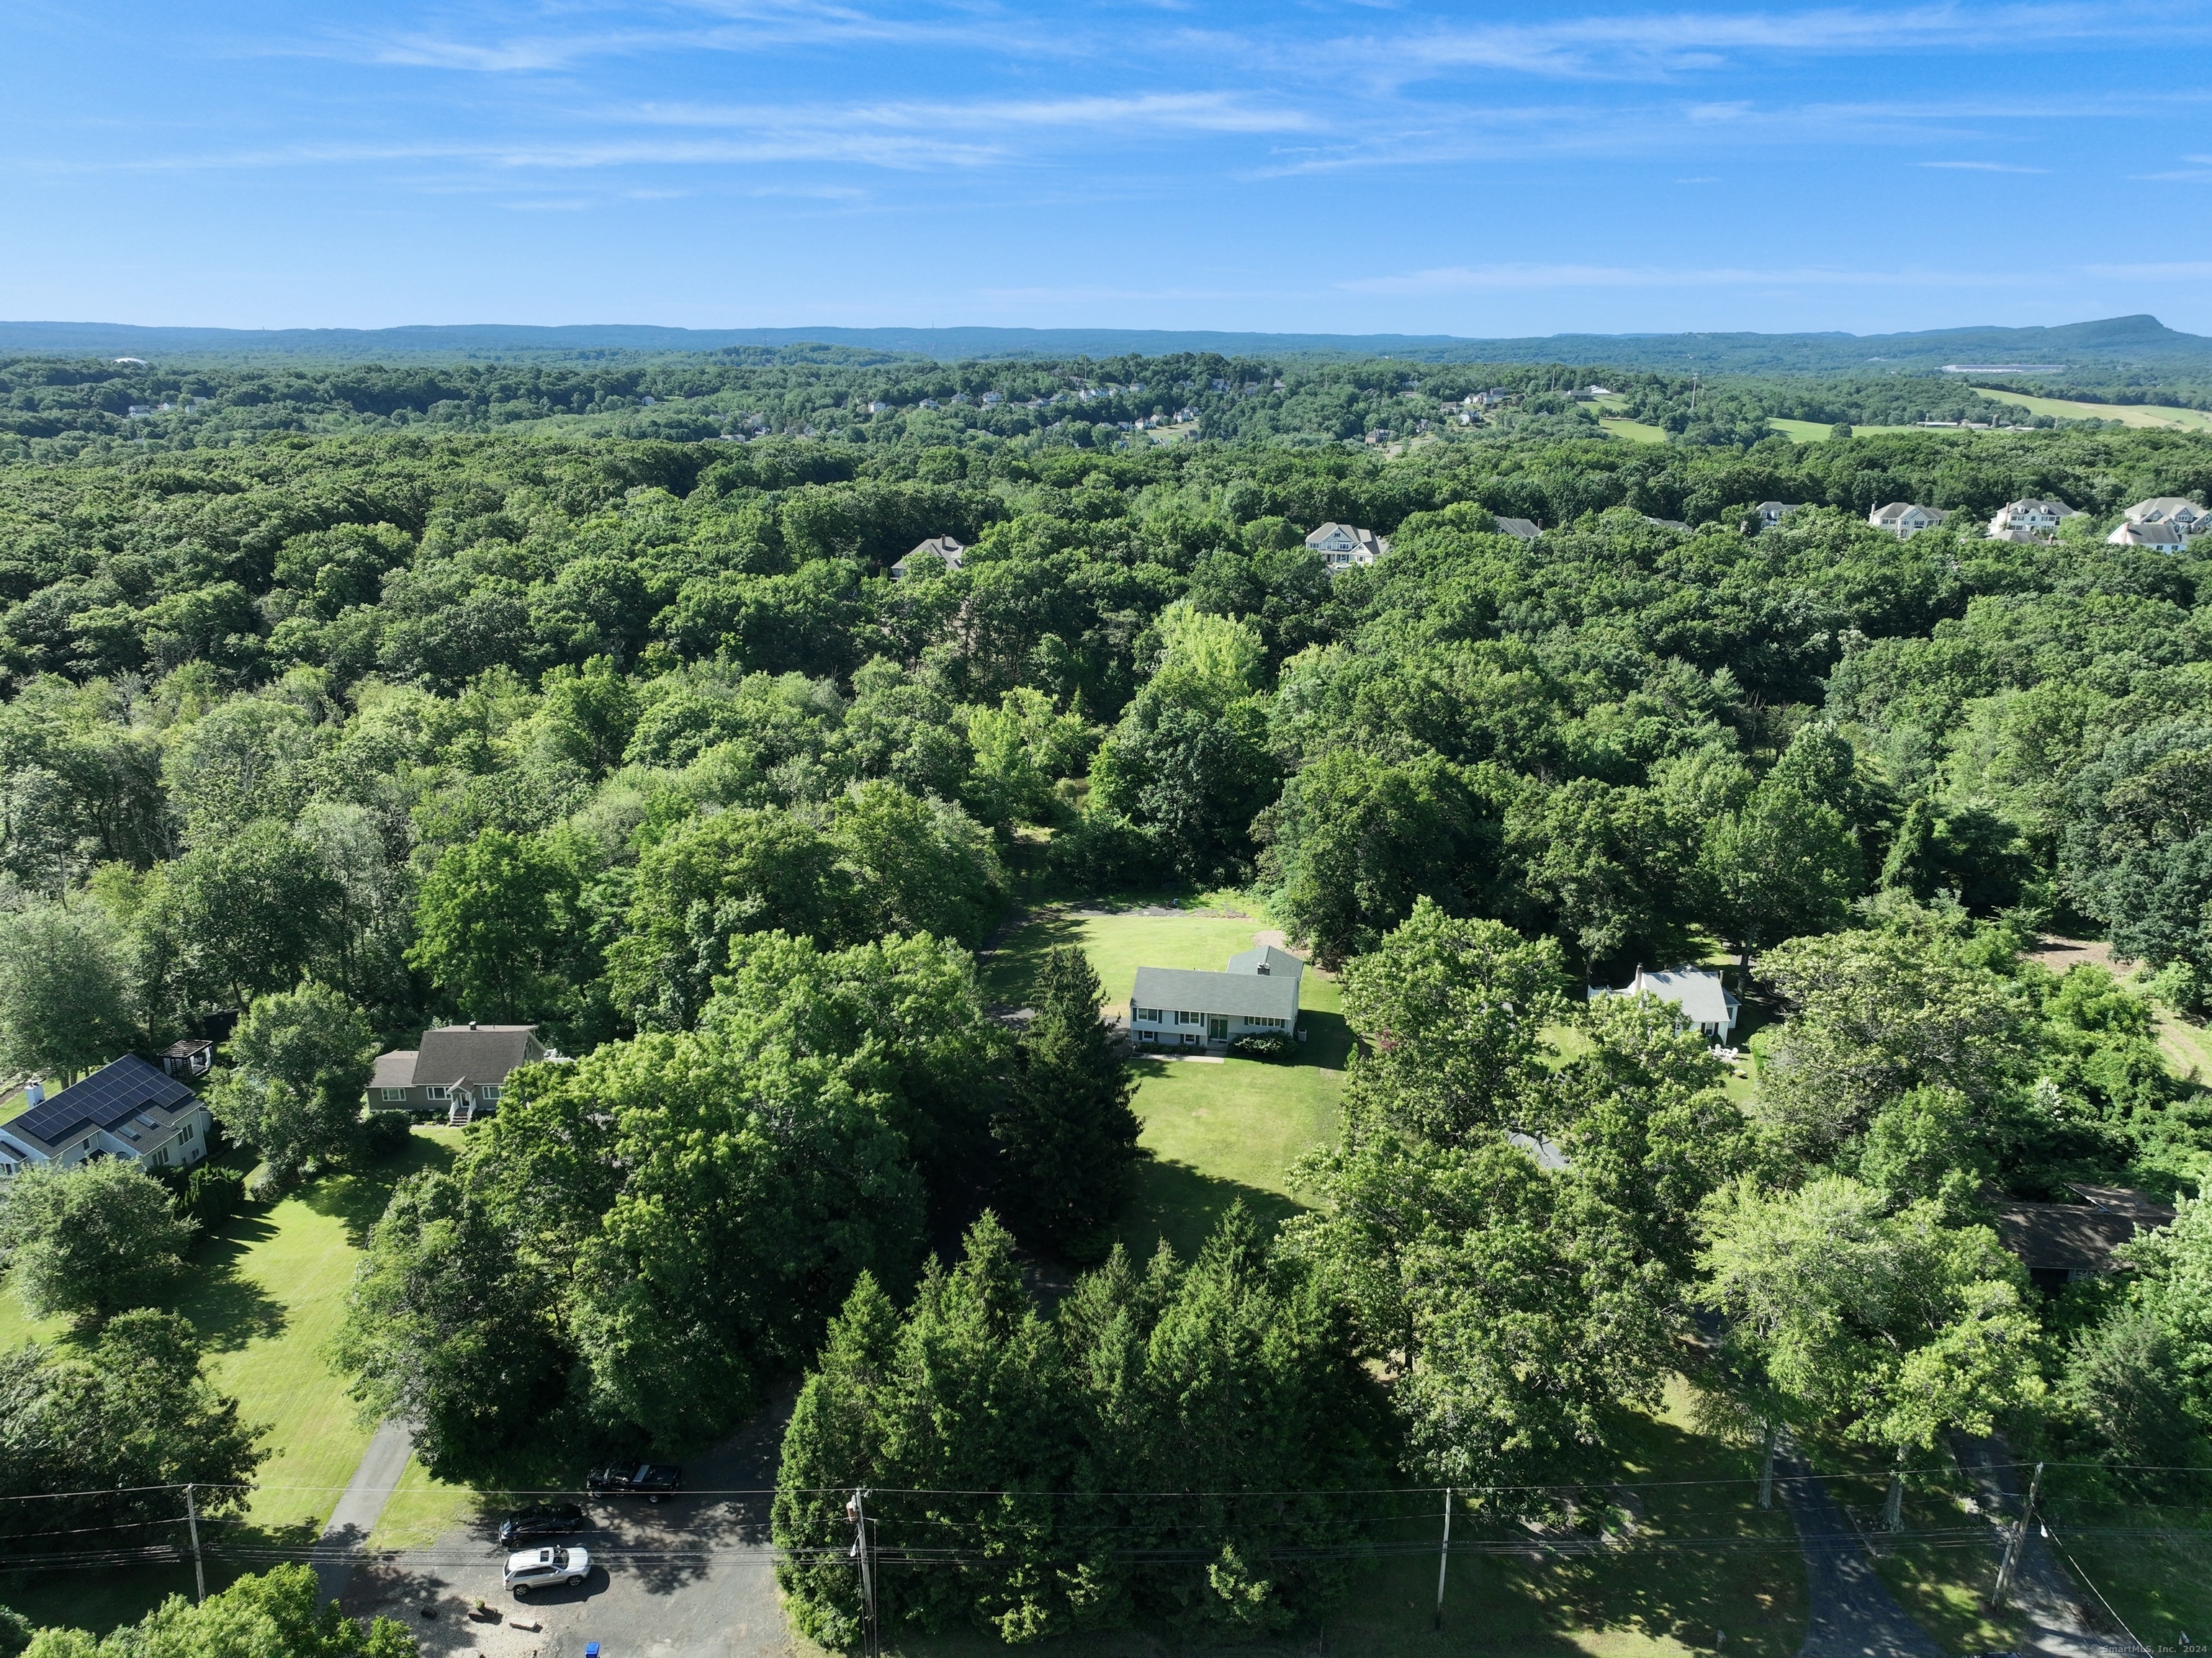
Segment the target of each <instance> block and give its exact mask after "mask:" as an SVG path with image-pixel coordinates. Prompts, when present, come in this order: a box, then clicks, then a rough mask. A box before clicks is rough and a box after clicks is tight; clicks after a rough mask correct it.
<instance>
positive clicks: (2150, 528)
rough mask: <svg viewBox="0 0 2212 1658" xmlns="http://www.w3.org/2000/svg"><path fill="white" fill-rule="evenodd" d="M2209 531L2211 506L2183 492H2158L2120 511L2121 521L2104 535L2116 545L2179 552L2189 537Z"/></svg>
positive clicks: (2183, 549)
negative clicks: (2199, 503)
mask: <svg viewBox="0 0 2212 1658" xmlns="http://www.w3.org/2000/svg"><path fill="white" fill-rule="evenodd" d="M2208 535H2212V510H2208V509H2205V508H2203V507H2200V506H2198V505H2197V503H2195V502H2194V501H2191V500H2190V499H2189V498H2188V497H2186V496H2181V495H2158V496H2153V497H2151V498H2150V499H2149V500H2148V501H2138V502H2136V503H2135V505H2133V506H2132V507H2130V508H2129V509H2127V510H2126V511H2125V512H2124V513H2122V514H2121V515H2120V522H2119V524H2118V527H2116V528H2115V529H2114V530H2113V531H2112V533H2111V534H2110V535H2108V536H2106V538H2105V539H2106V540H2107V541H2109V542H2111V543H2112V545H2113V546H2116V547H2155V548H2157V549H2158V550H2159V551H2160V552H2185V551H2186V550H2187V549H2188V546H2189V544H2190V543H2191V541H2195V540H2199V539H2203V537H2205V536H2208Z"/></svg>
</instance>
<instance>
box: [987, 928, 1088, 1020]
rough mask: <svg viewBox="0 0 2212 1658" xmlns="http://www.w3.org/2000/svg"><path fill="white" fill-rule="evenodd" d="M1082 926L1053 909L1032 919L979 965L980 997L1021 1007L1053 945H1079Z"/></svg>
mask: <svg viewBox="0 0 2212 1658" xmlns="http://www.w3.org/2000/svg"><path fill="white" fill-rule="evenodd" d="M1081 942H1083V923H1081V922H1079V921H1078V920H1076V919H1074V918H1073V917H1071V916H1066V915H1063V914H1061V913H1060V912H1059V911H1056V910H1052V911H1045V912H1043V913H1042V914H1040V915H1035V916H1031V917H1030V919H1029V920H1028V921H1027V922H1026V923H1024V924H1023V925H1021V926H1019V927H1017V928H1016V929H1015V930H1013V932H1012V934H1011V935H1009V936H1008V937H1007V939H1006V942H1005V943H1004V944H1002V945H1001V946H1000V948H997V949H995V950H994V951H992V952H991V955H990V959H989V960H987V961H985V962H984V963H983V964H982V978H983V994H984V995H985V996H987V997H990V999H991V1000H992V1001H994V1002H998V1003H1005V1004H1006V1005H1007V1006H1009V1007H1016V1008H1018V1007H1024V1006H1026V1005H1027V1004H1028V1003H1029V999H1030V988H1031V986H1033V985H1034V984H1036V976H1037V970H1038V968H1040V967H1041V966H1043V965H1044V958H1045V955H1046V954H1047V953H1048V951H1050V950H1051V949H1052V948H1054V946H1055V945H1060V944H1080V943H1081Z"/></svg>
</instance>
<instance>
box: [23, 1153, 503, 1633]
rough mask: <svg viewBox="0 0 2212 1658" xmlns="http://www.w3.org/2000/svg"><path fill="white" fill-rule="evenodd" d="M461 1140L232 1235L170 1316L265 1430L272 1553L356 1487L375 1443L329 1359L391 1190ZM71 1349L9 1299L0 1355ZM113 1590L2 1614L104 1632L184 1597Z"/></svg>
mask: <svg viewBox="0 0 2212 1658" xmlns="http://www.w3.org/2000/svg"><path fill="white" fill-rule="evenodd" d="M460 1137H461V1131H459V1130H457V1129H445V1128H435V1129H417V1130H416V1131H415V1139H414V1143H413V1144H412V1145H410V1147H409V1148H408V1149H407V1151H406V1152H405V1153H404V1155H400V1156H398V1157H394V1158H392V1159H390V1160H388V1161H385V1162H382V1163H380V1164H377V1165H375V1166H374V1167H370V1168H368V1169H366V1170H364V1171H362V1173H348V1174H342V1175H337V1176H333V1177H331V1178H330V1179H323V1180H319V1181H317V1182H315V1183H314V1184H313V1185H312V1186H307V1188H305V1189H304V1190H302V1191H301V1192H297V1193H295V1195H293V1196H290V1197H288V1198H285V1199H284V1200H283V1202H281V1203H279V1204H276V1205H275V1206H274V1207H272V1208H269V1209H265V1210H264V1209H255V1210H249V1211H248V1212H247V1213H246V1214H243V1215H240V1216H235V1217H234V1218H233V1219H231V1220H229V1221H228V1222H224V1223H223V1224H222V1226H220V1227H218V1228H215V1229H214V1230H213V1231H212V1232H211V1233H210V1234H208V1235H207V1236H205V1237H204V1238H202V1239H201V1240H199V1242H198V1243H197V1246H195V1247H194V1249H193V1251H192V1253H191V1271H190V1272H189V1273H188V1274H187V1275H186V1277H185V1281H184V1283H183V1284H182V1286H181V1287H180V1288H179V1290H178V1292H177V1293H176V1294H175V1295H173V1297H171V1299H170V1300H169V1301H167V1303H166V1304H167V1306H168V1308H170V1309H171V1310H172V1311H174V1312H177V1313H180V1314H183V1315H184V1316H185V1317H186V1318H187V1319H190V1320H191V1322H192V1323H193V1325H194V1326H196V1327H197V1329H198V1331H199V1332H200V1334H201V1336H202V1338H204V1341H205V1342H206V1344H207V1348H208V1371H209V1373H210V1375H211V1376H212V1378H213V1379H214V1381H215V1383H216V1386H217V1387H220V1388H222V1391H223V1392H225V1393H229V1394H231V1395H232V1396H234V1398H236V1399H237V1400H238V1401H239V1405H240V1415H241V1416H242V1417H244V1418H245V1420H246V1421H247V1422H248V1423H261V1424H265V1425H266V1426H267V1427H268V1429H269V1435H268V1438H267V1441H266V1443H267V1444H268V1446H269V1447H270V1449H271V1450H272V1452H273V1453H274V1454H272V1455H271V1456H270V1459H269V1460H268V1461H266V1462H264V1464H263V1465H262V1466H261V1471H260V1474H259V1477H258V1486H259V1489H258V1490H257V1491H256V1493H255V1496H254V1498H253V1502H252V1509H251V1510H250V1512H249V1515H248V1517H247V1519H248V1524H249V1525H250V1526H251V1527H252V1529H253V1530H254V1531H257V1532H259V1533H264V1535H265V1536H266V1537H268V1538H270V1539H283V1540H284V1541H286V1542H288V1543H289V1542H297V1541H300V1540H302V1539H312V1538H313V1535H314V1534H315V1533H317V1532H318V1531H319V1530H320V1529H321V1527H322V1524H323V1522H324V1521H325V1520H326V1519H328V1518H329V1516H330V1513H331V1509H333V1508H335V1507H336V1506H337V1499H338V1495H339V1493H340V1492H341V1491H343V1490H344V1489H345V1485H346V1482H347V1481H348V1480H349V1479H350V1478H352V1477H353V1471H354V1467H355V1465H356V1463H358V1462H359V1461H360V1460H361V1454H362V1449H363V1448H364V1447H366V1446H367V1445H368V1436H369V1429H367V1428H365V1427H363V1426H362V1425H361V1423H359V1422H357V1421H356V1418H355V1415H354V1406H353V1402H352V1401H351V1400H350V1399H348V1398H347V1397H346V1393H345V1384H344V1381H343V1379H342V1378H341V1377H339V1376H338V1375H337V1373H335V1372H334V1371H333V1370H332V1369H331V1366H330V1362H329V1360H328V1358H327V1357H326V1356H325V1350H326V1349H327V1347H328V1345H329V1343H330V1340H331V1337H332V1336H333V1335H334V1334H336V1332H337V1326H338V1320H339V1318H340V1316H341V1315H342V1314H343V1310H344V1304H345V1293H346V1288H347V1286H348V1284H349V1283H351V1282H352V1279H353V1268H354V1262H355V1260H356V1259H357V1257H358V1254H359V1251H360V1247H361V1245H362V1242H363V1241H364V1240H366V1238H367V1235H368V1228H370V1227H371V1226H372V1225H374V1222H375V1221H376V1219H377V1217H378V1216H380V1215H381V1214H383V1212H384V1206H385V1204H386V1200H387V1199H388V1198H389V1197H390V1195H391V1192H392V1186H394V1185H395V1184H396V1183H397V1182H398V1179H400V1177H401V1176H403V1175H404V1174H408V1173H413V1172H415V1171H416V1170H417V1169H422V1168H428V1167H438V1166H441V1165H443V1164H445V1163H447V1162H450V1161H452V1158H453V1151H454V1149H455V1148H457V1147H458V1146H459V1143H460ZM68 1338H69V1331H68V1327H67V1326H66V1324H65V1323H64V1322H63V1321H61V1320H44V1321H39V1320H32V1319H31V1318H30V1317H29V1315H28V1314H26V1313H25V1311H24V1310H23V1306H22V1303H21V1301H19V1300H18V1299H17V1298H16V1297H15V1295H14V1294H13V1293H12V1292H9V1291H5V1290H0V1350H7V1349H9V1348H13V1347H15V1346H17V1345H19V1344H21V1343H22V1342H24V1341H26V1340H29V1339H37V1340H41V1341H54V1340H63V1341H66V1340H67V1339H68ZM414 1472H416V1471H415V1470H413V1469H412V1467H411V1466H410V1475H411V1474H412V1473H414ZM105 1576H106V1575H105V1574H90V1573H87V1574H82V1575H80V1574H75V1573H72V1574H68V1575H67V1580H66V1581H61V1577H60V1575H57V1577H55V1578H49V1579H40V1580H37V1581H34V1582H20V1581H19V1582H7V1583H4V1584H0V1602H3V1603H6V1604H10V1605H14V1606H17V1607H18V1608H19V1609H20V1610H21V1611H23V1612H27V1613H28V1614H30V1615H31V1616H33V1617H34V1618H38V1619H40V1620H41V1621H44V1622H70V1623H73V1624H98V1625H100V1626H101V1627H105V1626H106V1625H107V1624H112V1623H114V1622H116V1621H119V1620H120V1619H123V1618H136V1617H137V1616H138V1615H139V1613H140V1612H143V1611H144V1610H145V1609H146V1608H147V1607H149V1606H151V1605H153V1604H154V1602H155V1601H156V1600H159V1599H160V1598H161V1595H162V1594H167V1593H169V1592H171V1591H172V1590H175V1589H178V1588H182V1587H183V1584H182V1583H181V1582H167V1581H163V1579H164V1575H163V1574H158V1573H140V1572H137V1571H133V1572H132V1573H131V1574H127V1575H125V1576H123V1577H122V1578H121V1579H120V1581H118V1582H105V1581H101V1580H102V1579H103V1578H104V1577H105Z"/></svg>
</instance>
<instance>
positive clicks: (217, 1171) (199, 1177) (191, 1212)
mask: <svg viewBox="0 0 2212 1658" xmlns="http://www.w3.org/2000/svg"><path fill="white" fill-rule="evenodd" d="M245 1203H246V1175H245V1173H244V1172H243V1171H242V1170H239V1169H235V1168H218V1167H216V1166H215V1165H213V1164H211V1163H202V1164H201V1165H200V1166H199V1167H197V1168H195V1169H193V1170H192V1172H191V1173H189V1174H187V1175H186V1176H185V1183H184V1192H183V1194H182V1195H181V1197H179V1199H178V1203H177V1207H178V1208H179V1209H180V1210H183V1212H184V1213H185V1214H186V1215H188V1216H191V1218H192V1219H193V1220H195V1221H197V1222H199V1223H200V1225H201V1226H202V1227H204V1228H205V1227H211V1226H217V1225H220V1224H221V1223H222V1222H224V1221H227V1220H228V1219H229V1218H230V1217H231V1216H234V1215H235V1214H237V1213H238V1211H239V1210H240V1209H241V1208H242V1207H244V1205H245Z"/></svg>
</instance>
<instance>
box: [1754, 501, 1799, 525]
mask: <svg viewBox="0 0 2212 1658" xmlns="http://www.w3.org/2000/svg"><path fill="white" fill-rule="evenodd" d="M1804 509H1805V503H1803V502H1802V501H1762V502H1760V503H1759V528H1761V529H1763V530H1771V529H1772V528H1773V527H1775V526H1776V525H1777V524H1778V523H1780V522H1781V521H1783V520H1784V519H1785V518H1787V517H1789V516H1790V514H1791V513H1793V512H1802V511H1803V510H1804Z"/></svg>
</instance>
